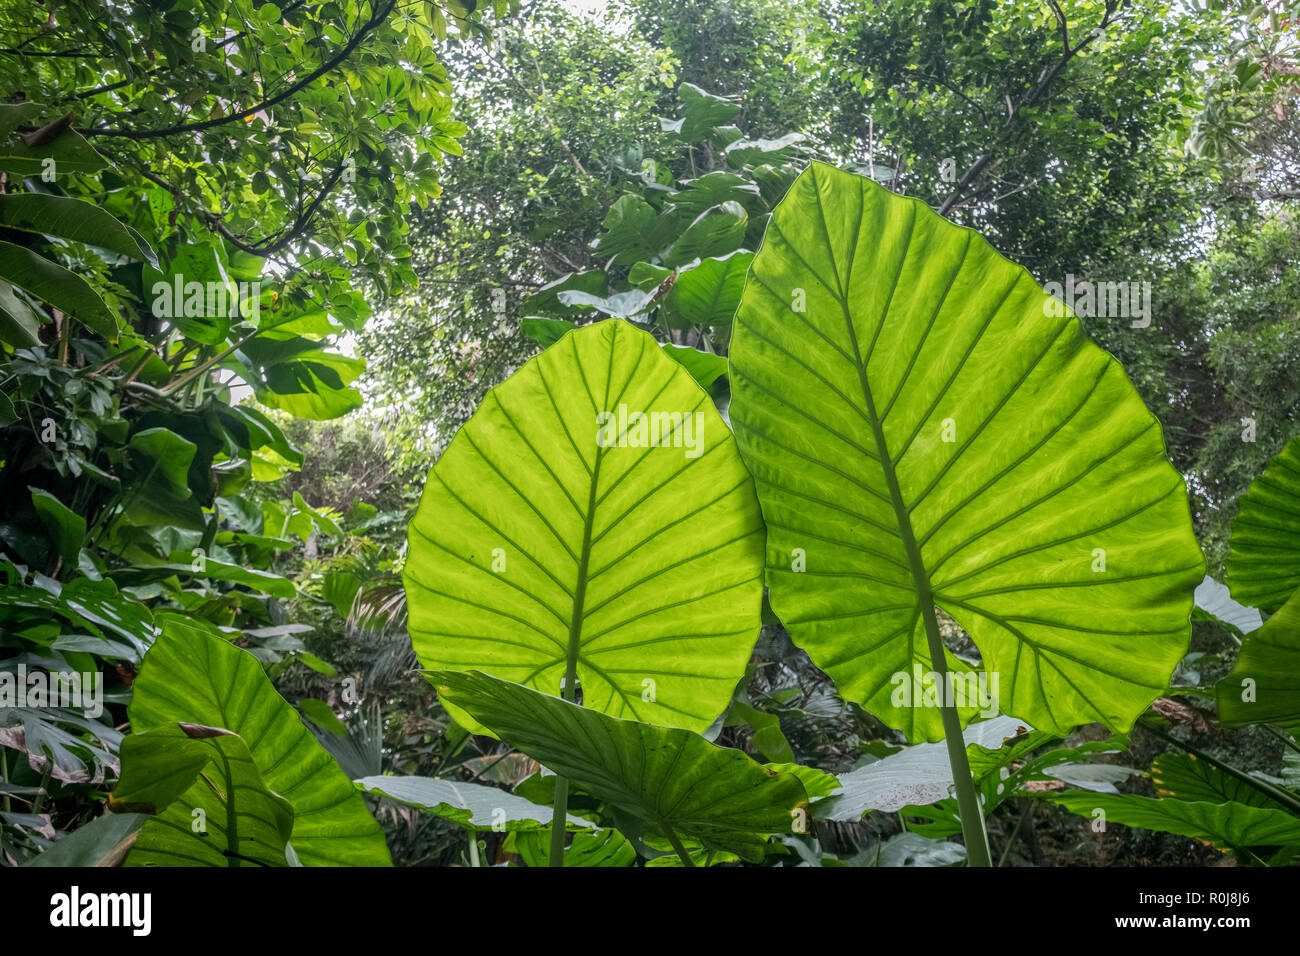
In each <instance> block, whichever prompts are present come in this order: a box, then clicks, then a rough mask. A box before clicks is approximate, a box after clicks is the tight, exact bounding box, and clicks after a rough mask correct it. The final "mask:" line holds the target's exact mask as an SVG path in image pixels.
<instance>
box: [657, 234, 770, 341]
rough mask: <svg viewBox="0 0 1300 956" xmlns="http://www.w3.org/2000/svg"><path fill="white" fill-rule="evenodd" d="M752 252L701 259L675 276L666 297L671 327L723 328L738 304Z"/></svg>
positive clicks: (728, 322)
mask: <svg viewBox="0 0 1300 956" xmlns="http://www.w3.org/2000/svg"><path fill="white" fill-rule="evenodd" d="M753 258H754V254H753V253H752V252H736V253H732V254H730V255H727V256H724V257H723V258H720V259H703V260H701V261H700V264H699V265H697V266H695V267H694V268H692V269H686V270H685V271H683V272H682V274H681V275H679V276H678V277H677V281H676V282H675V283H674V284H673V288H672V291H671V292H670V293H669V294H668V309H669V314H668V322H669V324H670V325H671V326H672V327H673V328H679V329H686V328H691V327H693V326H707V327H709V328H727V327H728V326H729V325H730V324H731V317H732V316H733V315H735V313H736V306H738V305H740V295H741V292H742V291H743V290H744V288H745V274H746V273H747V272H748V271H749V264H750V262H751V261H752V260H753Z"/></svg>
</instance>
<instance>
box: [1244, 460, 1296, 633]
mask: <svg viewBox="0 0 1300 956" xmlns="http://www.w3.org/2000/svg"><path fill="white" fill-rule="evenodd" d="M1229 548H1230V550H1229V553H1228V561H1227V566H1226V570H1227V578H1228V589H1229V590H1230V591H1231V592H1232V597H1233V599H1234V600H1236V601H1239V602H1241V603H1242V604H1245V605H1247V606H1248V607H1257V608H1260V609H1261V610H1264V611H1267V612H1268V613H1270V614H1272V613H1273V612H1274V611H1276V610H1278V609H1279V608H1280V607H1281V606H1282V605H1283V604H1285V603H1286V601H1287V599H1288V598H1289V597H1290V596H1291V595H1292V594H1293V593H1294V592H1295V590H1296V588H1297V587H1300V436H1297V437H1296V438H1293V439H1291V441H1290V442H1288V443H1287V445H1286V447H1285V448H1283V449H1282V451H1281V452H1280V453H1279V454H1278V455H1277V456H1276V457H1275V458H1274V459H1273V460H1272V461H1270V462H1269V463H1268V467H1267V468H1265V469H1264V471H1263V472H1262V473H1261V474H1260V475H1259V477H1257V478H1256V479H1255V480H1254V481H1253V482H1251V485H1250V489H1249V490H1248V491H1247V492H1246V493H1245V494H1244V495H1242V496H1241V499H1240V500H1239V501H1238V511H1237V517H1236V518H1234V519H1233V521H1232V537H1231V539H1230V541H1229Z"/></svg>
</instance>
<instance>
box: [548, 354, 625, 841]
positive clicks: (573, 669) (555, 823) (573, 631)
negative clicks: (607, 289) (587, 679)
mask: <svg viewBox="0 0 1300 956" xmlns="http://www.w3.org/2000/svg"><path fill="white" fill-rule="evenodd" d="M610 360H611V361H613V359H612V357H611V359H610ZM607 404H608V402H607ZM600 463H601V454H600V449H599V448H598V449H597V450H596V465H595V467H594V468H593V469H592V472H591V490H590V491H589V492H588V494H587V514H586V517H585V519H584V520H583V528H582V552H581V554H580V555H579V557H578V583H577V586H576V587H575V588H574V590H573V613H572V615H571V616H570V618H569V646H568V651H567V653H566V655H565V662H564V686H563V687H561V688H560V696H561V697H562V698H563V699H564V700H567V701H569V702H570V703H577V700H578V649H579V648H580V647H581V646H582V613H583V607H584V604H585V602H586V598H587V566H588V562H589V561H590V560H591V527H592V523H593V521H594V519H595V515H596V487H597V485H598V484H599V482H600ZM578 706H582V705H581V704H579V705H578ZM568 811H569V781H568V778H566V777H563V776H561V777H557V778H556V780H555V814H554V816H552V817H551V866H564V830H565V818H566V816H567V814H568Z"/></svg>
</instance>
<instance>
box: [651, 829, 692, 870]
mask: <svg viewBox="0 0 1300 956" xmlns="http://www.w3.org/2000/svg"><path fill="white" fill-rule="evenodd" d="M659 826H660V828H661V829H662V830H663V831H664V836H666V837H668V842H669V843H671V844H672V847H673V849H674V850H676V851H677V855H678V856H679V857H680V858H681V861H682V866H694V865H695V861H694V860H692V859H691V855H690V854H689V853H687V852H686V847H684V846H682V841H681V840H679V839H678V838H677V831H676V830H674V829H673V827H672V824H671V823H669V822H668V821H667V820H660V821H659Z"/></svg>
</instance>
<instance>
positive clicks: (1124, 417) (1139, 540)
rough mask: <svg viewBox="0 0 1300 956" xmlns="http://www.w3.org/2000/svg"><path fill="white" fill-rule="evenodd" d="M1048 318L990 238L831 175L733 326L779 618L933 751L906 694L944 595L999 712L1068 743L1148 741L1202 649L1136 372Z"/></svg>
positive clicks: (1070, 326)
mask: <svg viewBox="0 0 1300 956" xmlns="http://www.w3.org/2000/svg"><path fill="white" fill-rule="evenodd" d="M1053 302H1054V300H1051V299H1049V298H1048V297H1047V296H1046V294H1045V293H1044V292H1043V291H1042V290H1041V289H1040V288H1039V286H1038V285H1037V284H1036V283H1035V282H1034V280H1033V279H1032V278H1031V277H1030V275H1029V273H1028V272H1026V271H1025V270H1024V269H1022V268H1020V267H1018V266H1015V265H1013V264H1012V263H1010V262H1008V261H1007V260H1006V259H1004V258H1003V257H1002V256H1001V255H999V254H998V253H997V252H996V251H995V250H994V249H993V248H992V247H991V246H990V245H989V244H988V243H987V242H986V241H984V239H982V238H981V237H980V236H979V235H977V234H976V233H974V232H972V231H971V230H969V229H963V228H959V227H957V226H954V225H952V224H951V223H949V222H947V221H946V220H944V219H942V218H941V217H939V216H938V215H936V214H935V213H933V212H932V211H931V210H930V209H929V208H928V207H927V206H925V205H924V204H923V203H921V202H919V201H917V200H913V199H904V198H902V197H899V196H896V195H894V194H892V193H890V192H888V191H886V190H884V189H883V188H881V187H880V186H877V185H876V184H874V183H872V182H871V181H870V180H868V179H865V178H863V177H860V176H855V175H852V174H850V173H845V172H840V171H838V170H835V169H833V168H831V167H829V166H825V165H822V164H818V163H814V164H813V165H812V167H811V168H809V169H808V170H806V171H805V172H804V173H802V174H801V175H800V177H799V178H798V180H796V182H795V183H794V185H793V186H792V187H791V189H790V192H789V194H788V195H787V196H786V198H785V199H784V200H783V201H782V203H781V204H780V206H779V207H778V208H777V209H776V211H775V212H774V214H773V219H772V222H771V224H770V225H769V227H768V230H767V235H766V237H765V239H764V241H763V246H762V248H761V250H760V251H759V253H758V255H757V256H756V258H755V260H754V263H753V266H752V268H751V271H750V277H749V281H748V283H747V285H746V289H745V294H744V297H743V299H742V301H741V305H740V308H739V310H738V311H737V314H736V322H735V332H734V335H733V338H732V344H731V368H730V374H731V381H732V389H733V394H734V398H733V401H732V405H731V415H732V423H733V425H734V426H735V428H736V434H737V440H738V441H739V443H740V448H741V453H742V455H743V457H744V458H745V461H746V463H747V464H748V465H749V468H750V470H751V472H752V473H753V475H754V480H755V483H756V486H757V490H758V495H759V500H760V502H761V503H762V507H763V514H764V518H765V520H766V523H767V529H768V539H767V542H768V543H767V562H768V585H769V587H770V589H771V601H772V607H773V609H774V610H775V611H776V612H777V614H778V615H779V616H780V617H781V619H782V621H783V622H784V623H785V624H786V626H787V627H788V628H789V629H790V632H791V634H792V636H793V638H794V640H795V642H796V643H798V644H799V645H800V646H802V647H803V648H804V649H805V650H807V651H808V653H809V654H810V655H811V656H812V659H813V661H814V662H815V663H816V664H817V665H818V666H819V667H820V668H821V669H822V670H824V671H826V672H827V673H828V674H829V675H830V676H831V677H832V678H834V680H835V681H836V683H837V684H838V686H839V689H840V691H841V693H843V694H844V695H845V696H846V697H849V698H852V699H853V700H856V701H859V702H861V703H862V704H863V705H864V706H865V707H866V708H867V709H868V710H870V711H872V712H873V713H876V714H879V715H880V716H881V717H882V718H883V719H885V720H886V721H887V722H888V723H889V724H890V725H891V726H894V727H897V728H899V729H901V730H903V731H904V732H905V733H906V734H907V735H908V737H909V739H911V740H913V741H916V740H938V739H940V738H941V737H942V736H943V731H942V726H941V717H940V709H939V708H938V707H933V706H930V707H926V706H922V707H917V706H896V705H895V703H894V702H893V701H892V700H891V698H892V697H893V696H894V694H895V692H896V691H899V690H900V688H901V686H902V682H901V678H903V677H904V676H905V675H909V674H912V673H913V666H914V665H919V667H920V668H921V669H922V670H923V671H929V670H930V669H931V660H930V654H929V650H928V647H927V639H926V633H925V629H924V624H923V617H922V610H921V609H922V607H923V606H924V605H926V604H932V605H937V606H939V607H941V608H943V609H944V610H945V611H947V612H948V613H949V614H951V615H952V616H953V617H954V618H956V620H957V621H958V622H959V623H960V624H961V625H962V626H963V627H964V628H965V629H966V630H967V631H968V632H969V633H970V634H971V636H972V637H973V638H974V640H975V642H976V644H978V646H979V649H980V652H981V653H982V655H983V662H984V666H985V667H986V668H987V669H988V670H989V671H991V672H995V673H996V674H997V675H998V693H999V700H1000V702H1001V709H1002V710H1003V711H1004V712H1006V713H1009V714H1012V715H1014V716H1016V717H1019V718H1021V719H1023V720H1025V721H1027V722H1029V723H1031V724H1033V725H1034V726H1035V727H1039V728H1042V729H1044V730H1048V731H1050V732H1053V733H1058V734H1064V733H1066V732H1068V731H1069V729H1070V728H1071V727H1073V726H1074V725H1076V724H1079V723H1085V722H1088V721H1094V720H1096V721H1101V722H1102V723H1104V724H1106V725H1108V726H1110V727H1111V728H1113V729H1117V730H1125V729H1127V728H1128V727H1130V726H1131V725H1132V723H1133V721H1134V719H1135V718H1136V717H1137V715H1138V714H1140V713H1141V712H1142V711H1143V710H1144V709H1145V708H1146V706H1147V705H1148V704H1149V703H1150V702H1151V701H1152V700H1153V699H1154V698H1155V697H1157V696H1158V695H1159V694H1160V693H1161V691H1162V690H1164V688H1165V687H1166V686H1167V684H1168V680H1169V677H1170V675H1171V673H1172V671H1173V669H1174V667H1175V665H1176V664H1177V663H1178V661H1179V660H1180V659H1181V657H1182V656H1183V654H1184V652H1185V651H1186V649H1187V643H1188V638H1189V612H1190V610H1191V606H1192V591H1193V588H1194V587H1195V586H1196V584H1197V583H1198V582H1200V580H1201V578H1202V575H1203V574H1204V568H1203V559H1202V557H1201V553H1200V550H1199V548H1198V547H1197V544H1196V539H1195V537H1194V536H1193V533H1192V525H1191V518H1190V514H1189V509H1188V503H1187V496H1186V492H1185V490H1184V486H1183V480H1182V478H1181V477H1180V476H1179V474H1178V473H1177V472H1176V471H1175V470H1174V469H1173V467H1172V466H1171V465H1170V464H1169V462H1168V460H1167V458H1166V457H1165V448H1164V442H1163V440H1162V436H1161V431H1160V426H1159V423H1158V422H1157V421H1156V419H1155V418H1154V417H1153V416H1152V415H1151V414H1150V412H1148V411H1147V409H1146V408H1145V407H1144V406H1143V404H1142V402H1141V400H1140V399H1139V397H1138V395H1137V393H1136V392H1135V391H1134V389H1133V386H1132V385H1131V384H1130V383H1129V381H1128V379H1127V377H1126V376H1125V374H1124V370H1123V369H1122V368H1121V367H1120V366H1119V364H1118V363H1117V362H1116V361H1115V360H1114V359H1113V358H1112V357H1111V356H1110V355H1108V354H1107V353H1106V352H1104V351H1102V350H1101V349H1100V348H1098V347H1097V346H1096V345H1094V344H1093V343H1092V342H1091V341H1089V340H1088V339H1087V338H1086V337H1085V336H1084V334H1083V331H1082V330H1081V328H1080V326H1079V322H1078V320H1077V319H1076V318H1075V317H1073V316H1071V315H1068V314H1067V315H1057V314H1054V313H1055V311H1056V310H1054V309H1053V308H1052V305H1053ZM796 549H800V550H796ZM801 560H802V565H801V564H800V562H801ZM1103 562H1104V563H1103ZM801 566H802V567H803V568H804V569H803V570H801V571H800V570H796V569H797V568H799V567H801ZM1103 568H1104V570H1103ZM948 658H949V660H948V664H949V667H953V668H957V669H958V670H961V669H965V665H962V664H960V662H958V661H957V660H956V659H955V658H953V657H952V655H951V654H948ZM918 696H919V695H918ZM900 702H901V703H902V702H904V701H902V699H901V697H900ZM960 712H961V715H962V717H963V720H966V719H969V717H970V716H971V714H972V713H973V712H974V711H973V708H961V709H960Z"/></svg>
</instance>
